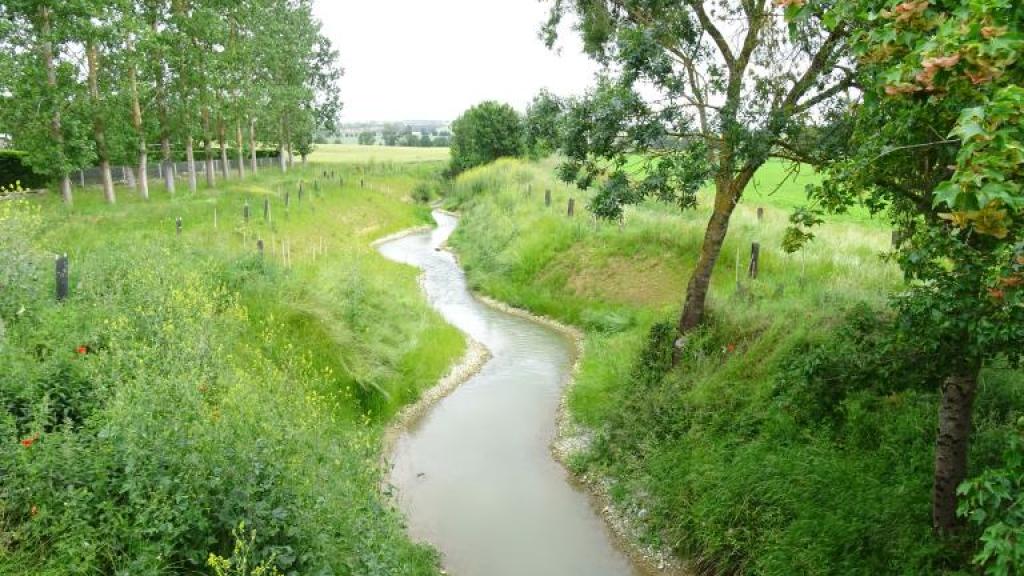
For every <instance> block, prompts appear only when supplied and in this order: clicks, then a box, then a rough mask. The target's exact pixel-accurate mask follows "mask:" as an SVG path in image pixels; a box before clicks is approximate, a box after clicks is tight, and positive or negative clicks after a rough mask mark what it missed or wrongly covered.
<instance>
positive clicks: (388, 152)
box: [310, 144, 448, 164]
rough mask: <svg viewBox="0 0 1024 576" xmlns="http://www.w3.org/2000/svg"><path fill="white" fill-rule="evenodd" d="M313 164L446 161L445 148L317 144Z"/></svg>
mask: <svg viewBox="0 0 1024 576" xmlns="http://www.w3.org/2000/svg"><path fill="white" fill-rule="evenodd" d="M310 159H311V160H312V161H313V162H340V163H356V164H363V163H369V162H373V163H381V162H383V163H388V162H393V163H397V164H403V163H416V162H442V161H446V160H448V149H447V148H417V147H404V146H359V145H358V144H317V146H316V150H314V151H313V154H312V156H310Z"/></svg>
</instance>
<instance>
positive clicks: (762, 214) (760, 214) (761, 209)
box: [757, 206, 764, 222]
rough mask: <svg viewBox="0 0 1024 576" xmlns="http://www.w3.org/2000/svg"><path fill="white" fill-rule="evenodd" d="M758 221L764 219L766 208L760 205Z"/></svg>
mask: <svg viewBox="0 0 1024 576" xmlns="http://www.w3.org/2000/svg"><path fill="white" fill-rule="evenodd" d="M757 221H758V222H762V221H764V208H762V207H760V206H758V208H757Z"/></svg>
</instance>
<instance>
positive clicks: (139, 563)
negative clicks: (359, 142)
mask: <svg viewBox="0 0 1024 576" xmlns="http://www.w3.org/2000/svg"><path fill="white" fill-rule="evenodd" d="M325 169H326V170H334V171H335V172H336V174H335V177H333V178H330V181H329V182H328V181H324V179H323V176H322V171H323V170H325ZM433 171H434V168H433V167H432V166H429V165H415V166H411V167H400V166H395V165H391V164H387V165H381V164H373V165H357V164H351V165H330V166H329V165H323V166H318V165H313V166H310V167H309V168H306V169H300V170H296V171H294V172H291V173H289V174H288V175H287V176H282V175H281V174H280V173H278V172H277V171H274V170H265V171H263V172H262V173H261V174H260V175H259V176H258V177H255V178H252V177H250V178H249V179H247V180H245V181H237V180H229V181H227V182H224V183H222V184H221V186H220V187H219V188H218V189H217V190H209V191H207V190H203V189H201V190H200V192H199V193H197V194H195V195H191V194H188V193H187V191H186V192H182V191H181V188H182V187H181V186H180V185H181V184H183V183H180V182H179V191H178V194H177V195H175V196H174V197H170V196H169V195H168V194H166V193H165V192H163V191H162V189H161V187H160V186H159V184H158V183H156V182H153V183H152V190H153V199H152V200H150V201H143V200H141V199H138V198H137V197H135V196H134V195H133V193H132V192H131V191H130V190H127V189H119V190H118V192H119V202H118V204H117V205H115V206H109V205H106V204H104V203H103V202H102V201H101V198H100V194H99V192H98V191H97V190H86V191H77V194H76V198H75V204H74V206H73V207H72V208H70V209H69V208H65V207H64V206H62V205H61V204H60V202H59V199H58V198H57V197H56V195H54V194H50V195H47V196H45V197H42V198H38V199H34V200H31V201H30V202H27V203H13V202H10V201H7V202H0V228H2V229H3V230H5V231H8V232H10V236H9V237H8V236H3V239H4V240H5V242H3V243H0V256H2V258H0V260H3V262H4V263H3V264H0V283H3V284H4V285H5V290H6V287H7V286H11V287H12V288H14V289H13V290H7V291H6V292H5V293H4V294H3V295H2V296H0V319H2V324H0V326H2V327H3V328H2V329H0V365H2V366H3V367H4V369H3V370H0V402H2V403H3V404H4V405H5V406H7V410H5V411H3V412H0V438H2V439H3V440H2V441H0V442H2V446H3V447H2V448H0V462H3V464H0V476H3V477H4V481H3V483H2V487H0V572H2V573H4V574H12V575H18V574H25V575H28V574H67V573H104V574H113V573H131V574H141V573H145V574H180V573H205V572H207V570H206V568H205V566H204V564H205V561H206V557H207V555H208V554H210V553H216V554H218V555H221V556H224V557H230V556H231V554H232V549H233V547H234V543H235V537H234V536H233V535H232V531H233V529H236V528H237V527H238V526H239V524H240V523H242V522H244V523H245V530H244V531H242V534H243V535H244V534H247V533H248V532H249V531H250V530H253V531H255V538H256V545H255V549H254V552H253V558H252V560H254V561H260V560H272V562H274V563H276V564H277V565H278V566H279V567H280V568H281V569H282V570H284V571H285V572H288V573H291V572H292V571H295V572H297V573H320V572H328V573H336V574H398V573H401V574H436V573H437V558H436V556H435V554H434V552H432V551H431V550H429V549H427V548H424V547H421V546H419V545H415V544H412V543H410V542H409V541H408V539H407V536H406V535H405V533H404V530H403V528H402V523H401V519H400V516H399V515H398V513H397V512H395V511H394V510H392V509H391V506H390V504H389V502H388V501H387V499H386V498H385V497H384V496H382V495H381V493H380V486H381V484H380V483H381V478H382V471H381V469H380V466H379V463H380V438H381V433H382V431H383V429H384V427H385V426H386V425H387V423H388V421H389V419H390V417H391V416H392V415H393V414H394V413H395V412H396V411H397V410H398V409H399V408H401V407H402V406H404V405H406V404H407V403H409V402H411V401H414V400H415V399H416V398H417V397H418V396H419V394H420V392H421V391H422V390H424V389H425V388H427V387H429V386H431V385H433V383H435V382H436V380H437V379H438V378H439V377H440V376H441V375H442V374H443V373H444V372H445V371H446V370H447V368H448V366H449V365H450V363H451V362H452V361H453V360H454V359H455V358H456V357H457V356H458V355H459V354H461V352H462V351H463V350H464V346H465V344H464V341H463V338H462V336H461V334H460V333H458V331H457V330H455V329H454V328H452V327H450V326H448V325H447V324H445V323H444V322H443V320H442V319H441V318H440V317H439V315H437V314H436V313H435V312H434V311H433V310H432V309H430V308H429V306H428V305H427V304H426V303H425V302H424V300H423V298H422V295H421V293H420V291H419V288H418V285H417V282H416V275H417V272H416V271H415V270H414V269H412V268H410V267H405V266H400V265H398V264H395V263H392V262H389V261H387V260H385V259H384V258H382V257H381V256H379V255H378V254H377V253H376V251H375V250H373V249H372V248H371V247H370V243H371V242H372V241H373V240H374V239H376V238H380V237H382V236H385V235H387V234H390V233H393V232H396V231H399V230H402V229H405V228H408V227H411V226H416V225H422V224H424V223H427V222H429V221H430V218H429V210H428V209H427V208H426V207H424V206H422V205H418V204H415V203H413V202H411V201H410V200H409V193H410V191H411V190H412V187H413V186H414V185H415V184H416V183H418V182H420V181H422V180H423V179H425V178H428V177H430V176H431V174H433ZM342 178H343V179H344V186H341V185H339V182H340V179H342ZM318 180H319V183H317V181H318ZM360 180H363V181H364V183H365V188H363V187H360ZM300 181H302V182H303V187H304V194H303V198H302V199H301V201H300V200H299V198H298V183H299V182H300ZM317 187H319V189H317ZM286 191H287V192H288V194H289V200H290V205H289V207H288V209H287V210H286V209H285V206H284V193H285V192H286ZM265 199H267V200H269V201H270V204H271V208H272V218H271V221H270V222H265V221H264V219H263V208H262V206H263V201H264V200H265ZM246 202H248V204H249V205H250V209H251V217H250V220H249V222H248V223H246V222H245V221H244V220H243V217H242V214H243V206H244V205H245V203H246ZM215 215H216V216H215ZM176 218H181V219H182V222H183V233H182V234H181V235H180V236H178V235H176V233H175V219H176ZM215 218H216V226H215V225H214V223H215ZM259 239H262V240H263V242H264V244H265V255H264V257H263V258H260V257H259V256H258V254H257V251H256V242H257V240H259ZM7 240H9V242H6V241H7ZM63 252H66V253H68V255H69V258H70V262H71V271H72V274H71V286H72V290H71V292H72V295H71V298H70V300H69V301H67V302H66V303H64V304H56V303H54V302H53V298H52V291H53V279H52V267H53V263H52V256H51V254H53V253H63ZM285 254H290V258H287V259H286V258H285ZM15 255H17V256H18V257H14V256H15ZM83 346H84V347H85V348H83V350H87V352H86V353H82V354H79V353H77V352H76V350H77V349H79V347H83ZM25 439H34V443H32V445H31V446H29V447H25V446H22V445H21V444H20V442H21V441H22V440H25Z"/></svg>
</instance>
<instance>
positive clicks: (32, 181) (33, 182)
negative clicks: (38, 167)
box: [0, 150, 48, 189]
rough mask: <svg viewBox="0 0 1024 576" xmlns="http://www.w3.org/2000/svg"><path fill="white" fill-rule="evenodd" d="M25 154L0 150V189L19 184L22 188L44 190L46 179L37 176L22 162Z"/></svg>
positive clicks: (40, 175)
mask: <svg viewBox="0 0 1024 576" xmlns="http://www.w3.org/2000/svg"><path fill="white" fill-rule="evenodd" d="M24 158H25V153H24V152H20V151H18V150H0V188H4V187H8V186H11V185H14V184H16V183H20V184H21V187H22V188H26V189H35V188H44V187H45V186H46V184H47V181H48V179H47V177H46V176H45V175H42V174H37V173H36V172H35V170H32V168H31V167H29V166H28V164H26V163H25V162H24Z"/></svg>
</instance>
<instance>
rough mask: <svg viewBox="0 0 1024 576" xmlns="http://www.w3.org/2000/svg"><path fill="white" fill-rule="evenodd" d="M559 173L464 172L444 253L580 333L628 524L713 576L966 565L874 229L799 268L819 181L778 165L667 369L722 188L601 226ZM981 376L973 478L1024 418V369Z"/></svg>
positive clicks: (840, 223)
mask: <svg viewBox="0 0 1024 576" xmlns="http://www.w3.org/2000/svg"><path fill="white" fill-rule="evenodd" d="M553 168H554V166H553V164H552V163H526V162H520V161H499V162H497V163H496V164H494V165H491V166H487V167H483V168H480V169H476V170H472V171H470V172H468V173H466V174H465V175H463V176H461V177H460V178H459V180H458V182H457V183H456V184H455V186H454V188H453V190H452V192H451V195H450V196H449V197H448V200H447V202H448V205H449V206H450V207H453V208H458V209H459V210H460V211H461V212H462V214H463V218H462V222H461V224H460V226H459V228H458V229H457V231H456V233H455V236H454V238H453V244H454V246H455V247H456V248H457V250H458V252H459V254H460V258H461V260H460V261H461V262H462V263H463V265H464V266H465V268H466V269H467V274H468V278H469V281H470V283H471V285H472V286H473V287H474V288H476V289H477V290H480V291H482V292H484V293H486V294H488V295H490V296H493V297H496V298H498V299H500V300H504V301H506V302H508V303H510V304H513V305H515V306H520V307H524V308H528V309H530V310H532V311H534V312H537V313H540V314H544V315H548V316H552V317H554V318H557V319H559V320H561V321H564V322H569V323H572V324H575V325H577V326H580V327H581V328H583V329H584V331H585V334H586V353H585V355H584V358H583V361H582V366H581V372H580V374H579V377H578V379H577V382H576V383H575V385H574V387H573V388H572V390H571V392H570V396H569V405H570V409H571V412H572V414H573V417H574V418H575V419H577V420H578V421H580V422H581V423H583V424H585V425H586V426H587V427H588V428H590V429H591V430H593V431H594V434H595V441H594V444H593V446H592V448H591V450H590V451H589V452H588V454H587V455H586V456H585V457H584V458H583V459H581V460H580V464H581V466H582V468H583V470H585V471H593V472H600V473H603V474H606V475H607V476H609V477H610V478H611V479H612V482H613V488H612V494H613V495H615V496H616V497H617V498H618V499H619V500H620V504H622V505H623V506H624V507H625V508H626V509H630V510H639V509H644V510H646V515H645V523H646V526H647V528H648V530H647V533H646V538H647V539H649V540H650V541H652V542H654V543H657V544H661V545H665V546H668V547H669V548H671V549H673V550H675V551H676V552H677V553H678V554H679V555H680V556H681V557H683V558H686V559H688V560H690V561H691V562H692V563H693V564H694V565H695V566H696V567H697V568H698V569H700V570H704V569H707V570H710V571H712V572H724V573H733V572H739V573H748V574H771V575H783V574H864V575H867V574H880V573H887V574H890V573H901V574H924V573H941V572H947V573H955V572H957V571H959V570H967V569H968V568H967V565H968V564H969V558H970V554H971V550H972V549H974V548H975V543H974V542H972V541H971V538H972V537H975V536H976V534H966V535H965V540H964V542H962V543H961V544H960V545H957V546H944V545H943V544H942V543H940V542H938V541H937V540H936V539H935V538H934V537H933V536H932V534H931V530H930V517H929V511H930V509H929V491H930V482H931V451H932V443H933V442H934V430H935V429H936V422H935V414H936V410H937V404H936V388H935V387H934V380H929V379H928V375H929V366H930V363H929V362H927V361H923V360H922V357H921V355H920V352H919V351H917V350H915V348H914V345H913V343H912V342H911V343H903V344H901V345H900V346H898V347H896V348H893V347H892V346H893V345H892V344H890V343H889V340H888V339H887V338H886V336H887V334H888V333H889V332H887V327H888V326H889V325H890V324H889V323H890V319H889V317H888V314H887V312H886V310H887V306H886V304H887V300H888V297H889V295H890V294H892V293H893V292H895V291H897V290H899V288H900V287H901V285H902V279H901V275H900V274H899V271H898V269H897V268H896V267H895V266H893V265H891V264H887V263H886V262H885V261H883V259H882V258H881V256H882V254H883V253H884V252H885V251H886V250H887V249H888V247H889V233H888V229H887V227H886V226H885V225H884V223H883V222H879V221H876V220H872V219H870V218H869V217H868V216H867V214H866V213H864V212H854V213H852V214H847V215H843V216H840V217H836V218H831V219H829V221H828V222H827V223H826V224H824V225H823V226H822V227H821V228H820V229H819V230H817V238H816V239H815V240H814V241H813V242H812V243H811V244H810V245H809V246H808V247H807V248H806V249H805V250H803V251H802V252H801V253H798V254H796V255H787V254H785V253H784V252H783V251H782V250H781V249H780V244H781V239H782V235H783V232H784V230H785V227H786V225H787V224H788V215H789V213H790V210H791V209H792V208H793V207H795V206H797V205H800V204H802V203H803V202H802V194H803V188H804V186H805V185H806V184H807V183H809V182H812V181H813V179H814V175H813V174H810V173H807V172H804V173H801V174H800V175H799V177H798V178H796V179H792V180H788V181H784V180H783V167H782V165H779V164H770V165H768V166H766V167H765V168H764V169H762V171H761V172H759V174H758V175H757V187H756V188H753V189H749V190H748V191H747V195H746V196H745V197H744V200H743V202H741V204H740V205H739V206H738V207H737V210H736V212H735V215H734V217H733V219H732V223H731V225H730V230H729V236H728V238H727V241H726V244H725V246H724V249H723V252H722V256H721V258H720V260H719V262H718V265H717V267H716V269H715V273H714V276H713V279H712V287H711V294H710V300H709V322H708V325H707V327H706V328H704V329H702V330H701V331H700V332H698V333H697V334H695V335H693V336H692V338H691V341H690V343H689V345H688V350H689V352H688V354H687V358H686V359H685V360H684V362H683V363H682V365H681V366H680V367H679V368H678V369H676V370H669V367H668V366H667V365H666V364H665V362H664V359H665V358H666V357H668V356H670V348H671V344H672V340H674V336H673V328H672V325H673V324H672V323H673V322H674V321H675V319H676V317H677V315H678V313H679V308H680V305H681V302H682V300H683V296H684V293H685V283H686V280H687V279H688V277H689V274H690V272H691V270H692V266H693V264H694V263H695V262H696V260H697V256H698V254H699V248H700V240H701V238H702V236H703V232H704V228H705V225H706V222H707V218H708V215H709V210H708V204H709V191H708V190H704V191H703V192H702V193H701V196H700V200H701V202H700V205H701V206H700V208H699V209H698V210H696V211H688V212H683V213H680V212H679V211H678V210H677V209H674V208H671V207H667V206H664V205H661V204H655V203H653V202H652V203H648V204H645V205H643V206H640V207H637V208H632V209H629V210H627V213H626V217H625V221H624V225H623V226H622V227H621V228H620V227H619V226H617V225H614V224H608V223H600V222H595V221H594V220H593V219H592V218H591V217H590V216H589V215H588V214H587V213H586V211H585V210H583V209H582V206H584V205H585V204H586V201H587V198H588V196H589V195H588V194H586V193H581V192H579V191H576V190H570V189H569V188H568V187H566V186H565V185H564V184H561V183H559V182H557V181H556V180H555V178H554V170H553ZM545 189H550V190H552V192H553V199H554V200H553V206H552V207H551V208H547V207H545V205H544V190H545ZM773 190H777V191H775V192H774V193H771V192H772V191H773ZM570 197H574V198H575V199H576V200H577V206H578V208H577V215H576V217H575V218H572V219H570V218H568V217H567V215H566V204H567V201H568V199H569V198H570ZM758 207H764V208H765V217H764V220H763V221H758V219H757V216H756V210H757V208H758ZM753 242H759V243H760V244H761V250H762V252H761V257H762V260H761V273H760V276H759V277H758V278H757V279H756V280H750V279H748V278H747V277H746V276H747V275H746V265H747V262H748V258H749V254H750V246H751V244H752V243H753ZM666 323H667V324H666ZM654 327H661V328H659V330H660V331H659V332H655V333H654V334H661V336H659V337H653V336H652V329H654ZM985 382H986V384H985V389H984V391H983V392H982V394H981V396H980V397H979V401H978V402H979V405H978V410H977V422H978V430H977V433H976V435H975V442H974V445H973V448H972V450H973V452H972V459H973V462H972V471H973V472H974V473H976V472H978V471H980V470H982V469H984V468H985V467H987V466H990V465H992V464H993V463H994V462H996V461H997V459H998V455H999V453H1000V451H1001V449H1002V446H1003V444H1004V443H1005V438H1007V437H1008V435H1009V434H1010V432H1011V430H1012V429H1013V428H1012V423H1013V422H1014V420H1015V419H1016V417H1017V415H1019V414H1020V413H1021V407H1022V406H1024V386H1022V385H1021V384H1022V383H1024V376H1022V374H1021V372H1020V371H1012V370H1006V369H1003V368H999V367H995V368H993V369H991V370H989V371H987V373H986V374H985Z"/></svg>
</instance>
